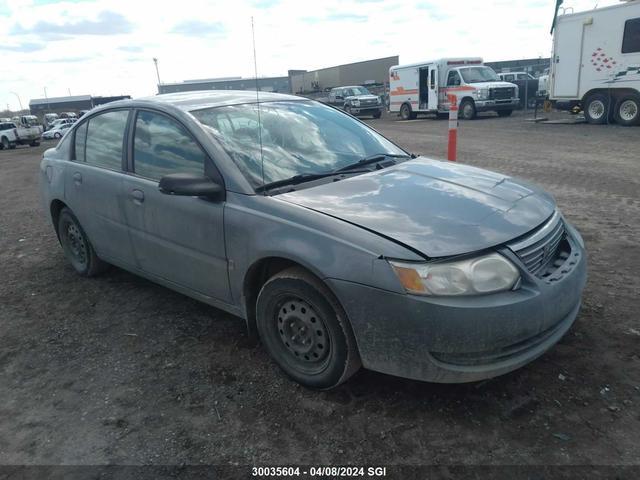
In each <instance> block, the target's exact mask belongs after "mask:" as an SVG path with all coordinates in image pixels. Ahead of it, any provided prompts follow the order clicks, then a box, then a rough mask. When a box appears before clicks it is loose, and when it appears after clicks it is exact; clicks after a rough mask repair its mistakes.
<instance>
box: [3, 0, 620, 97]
mask: <svg viewBox="0 0 640 480" xmlns="http://www.w3.org/2000/svg"><path fill="white" fill-rule="evenodd" d="M615 3H617V1H616V0H600V1H596V0H565V2H564V6H573V7H574V8H575V10H576V11H580V10H587V9H590V8H593V7H594V6H595V5H596V4H598V6H606V5H611V4H615ZM554 4H555V0H512V1H511V0H483V1H478V0H456V1H451V0H417V1H407V0H315V1H307V0H227V1H216V0H182V1H171V2H168V1H167V2H165V1H160V0H156V1H146V0H65V1H56V0H0V65H1V67H0V109H4V108H5V107H6V105H7V104H9V106H10V107H11V108H12V109H17V107H18V99H17V97H16V95H15V94H14V93H12V92H15V93H17V94H18V95H19V96H20V98H21V100H22V103H23V105H24V106H25V107H27V105H28V103H29V100H30V99H31V98H41V97H43V96H44V88H45V87H46V89H47V94H48V96H49V97H57V96H64V95H68V94H69V91H70V92H71V94H72V95H83V94H91V95H117V94H130V95H132V96H134V97H139V96H145V95H152V94H154V93H155V92H156V73H155V69H154V66H153V61H152V58H153V57H157V58H158V64H159V69H160V77H161V80H162V81H163V82H172V81H180V80H185V79H194V78H212V77H224V76H243V77H250V76H253V53H252V47H251V16H253V17H254V19H255V20H254V21H255V28H256V46H257V57H258V75H259V76H271V75H286V74H287V70H289V69H306V70H312V69H316V68H322V67H327V66H331V65H338V64H342V63H348V62H353V61H359V60H366V59H371V58H378V57H384V56H390V55H400V62H401V63H410V62H415V61H420V60H425V59H430V58H436V57H442V56H476V55H478V56H482V57H484V59H485V60H487V61H490V60H507V59H518V58H530V57H539V56H544V57H547V56H549V52H550V48H551V37H550V35H549V27H550V24H551V20H552V17H553V7H554Z"/></svg>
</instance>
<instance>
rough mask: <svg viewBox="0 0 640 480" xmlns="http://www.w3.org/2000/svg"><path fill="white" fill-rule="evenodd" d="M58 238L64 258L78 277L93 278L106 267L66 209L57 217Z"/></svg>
mask: <svg viewBox="0 0 640 480" xmlns="http://www.w3.org/2000/svg"><path fill="white" fill-rule="evenodd" d="M58 238H59V239H60V245H62V251H63V252H64V256H65V257H66V258H67V260H68V261H69V263H71V266H72V267H73V269H74V270H75V271H76V272H77V273H78V274H79V275H82V276H84V277H93V276H94V275H97V274H99V273H101V272H103V271H104V270H105V269H106V268H107V267H108V264H107V263H105V262H103V261H102V260H100V259H99V258H98V256H97V255H96V252H95V250H94V249H93V246H92V245H91V242H90V241H89V239H88V238H87V234H86V233H85V232H84V230H83V229H82V226H81V225H80V222H78V219H77V218H76V217H75V215H74V214H73V212H72V211H71V210H70V209H68V208H66V207H65V208H63V209H62V210H61V211H60V216H59V217H58Z"/></svg>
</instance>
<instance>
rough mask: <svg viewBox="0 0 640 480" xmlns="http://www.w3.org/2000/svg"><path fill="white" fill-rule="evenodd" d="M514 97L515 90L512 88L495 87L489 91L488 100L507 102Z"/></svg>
mask: <svg viewBox="0 0 640 480" xmlns="http://www.w3.org/2000/svg"><path fill="white" fill-rule="evenodd" d="M514 97H515V89H514V88H513V87H496V88H490V89H489V99H491V100H509V99H511V98H514Z"/></svg>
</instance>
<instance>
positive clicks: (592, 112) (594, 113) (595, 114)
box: [589, 100, 605, 120]
mask: <svg viewBox="0 0 640 480" xmlns="http://www.w3.org/2000/svg"><path fill="white" fill-rule="evenodd" d="M604 110H605V108H604V102H603V101H602V100H594V101H593V102H591V103H590V104H589V116H590V117H591V118H593V119H596V120H598V119H600V118H602V116H603V115H604Z"/></svg>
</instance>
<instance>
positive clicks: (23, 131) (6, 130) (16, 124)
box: [0, 115, 42, 150]
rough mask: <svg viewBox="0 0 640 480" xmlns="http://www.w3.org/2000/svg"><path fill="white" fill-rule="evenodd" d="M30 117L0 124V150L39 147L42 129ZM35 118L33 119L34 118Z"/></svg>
mask: <svg viewBox="0 0 640 480" xmlns="http://www.w3.org/2000/svg"><path fill="white" fill-rule="evenodd" d="M31 117H32V115H23V116H22V117H15V118H14V119H13V120H12V121H11V122H2V123H0V150H7V149H13V148H16V145H31V146H32V147H37V146H38V145H40V137H41V136H42V127H41V126H40V125H38V124H37V123H35V121H37V118H36V120H35V121H34V120H33V118H31ZM34 118H35V117H34Z"/></svg>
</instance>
